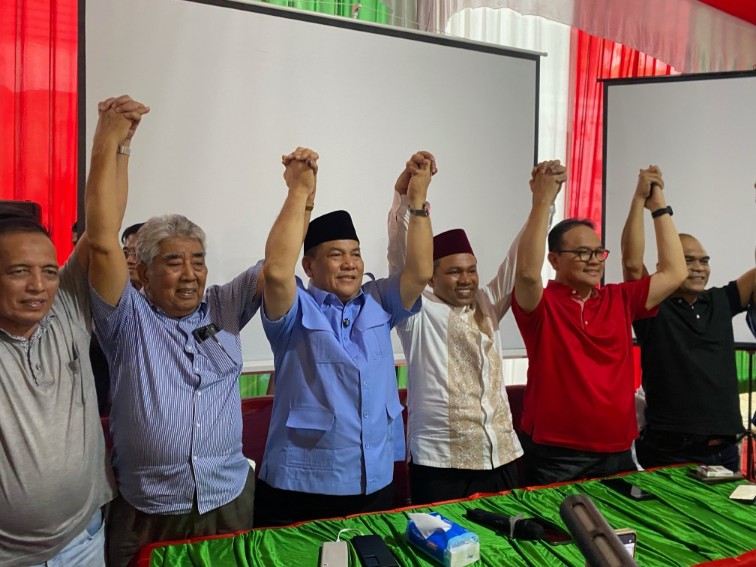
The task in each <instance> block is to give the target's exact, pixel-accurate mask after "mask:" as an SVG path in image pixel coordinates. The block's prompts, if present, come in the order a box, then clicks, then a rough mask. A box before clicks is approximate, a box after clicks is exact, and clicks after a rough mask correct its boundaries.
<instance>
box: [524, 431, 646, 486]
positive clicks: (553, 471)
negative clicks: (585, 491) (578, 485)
mask: <svg viewBox="0 0 756 567" xmlns="http://www.w3.org/2000/svg"><path fill="white" fill-rule="evenodd" d="M520 443H521V444H522V448H523V449H524V450H525V456H524V459H525V482H526V486H539V485H543V484H552V483H555V482H568V481H572V480H580V479H583V478H597V477H601V476H609V475H612V474H617V473H621V472H626V471H635V470H638V467H637V466H636V465H635V462H633V456H632V452H631V451H630V449H628V450H627V451H619V452H615V453H596V452H593V451H579V450H576V449H568V448H566V447H557V446H554V445H542V444H541V443H535V442H534V441H533V439H532V438H531V437H530V436H529V435H525V434H524V433H520Z"/></svg>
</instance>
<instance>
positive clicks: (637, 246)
mask: <svg viewBox="0 0 756 567" xmlns="http://www.w3.org/2000/svg"><path fill="white" fill-rule="evenodd" d="M654 187H656V188H657V189H656V190H654V189H653V188H654ZM663 189H664V180H663V179H662V174H661V170H660V169H659V167H658V166H656V165H650V166H649V167H648V169H641V170H640V173H639V174H638V184H637V185H636V187H635V193H633V199H632V201H631V202H630V212H629V213H628V215H627V220H626V221H625V226H624V228H623V229H622V239H621V240H620V246H621V248H622V277H623V279H624V280H625V281H626V282H628V281H634V280H639V279H641V278H643V277H645V276H647V275H648V270H647V269H646V266H645V265H644V264H643V253H644V251H645V248H646V233H645V230H644V222H643V214H644V211H645V208H646V202H647V201H649V200H650V201H651V204H650V207H651V208H652V210H657V209H659V208H663V207H664V205H662V206H658V205H659V203H658V202H656V200H655V199H654V194H658V193H660V192H661V191H662V190H663Z"/></svg>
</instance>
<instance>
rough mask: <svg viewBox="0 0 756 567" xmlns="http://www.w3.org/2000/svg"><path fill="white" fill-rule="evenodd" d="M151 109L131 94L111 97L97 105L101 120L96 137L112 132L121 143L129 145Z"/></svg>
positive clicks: (98, 123)
mask: <svg viewBox="0 0 756 567" xmlns="http://www.w3.org/2000/svg"><path fill="white" fill-rule="evenodd" d="M149 111H150V108H149V107H148V106H145V105H144V104H142V103H141V102H138V101H136V100H134V99H132V98H131V97H130V96H129V95H121V96H119V97H111V98H107V99H105V100H103V101H102V102H100V103H99V104H98V105H97V112H98V114H99V120H98V122H97V130H96V131H95V137H97V136H98V135H107V134H110V133H112V134H113V135H114V136H116V138H117V142H118V144H120V145H124V146H128V145H129V144H130V142H131V139H132V138H133V137H134V133H135V132H136V130H137V127H138V126H139V123H140V122H141V120H142V116H144V115H145V114H147V113H148V112H149Z"/></svg>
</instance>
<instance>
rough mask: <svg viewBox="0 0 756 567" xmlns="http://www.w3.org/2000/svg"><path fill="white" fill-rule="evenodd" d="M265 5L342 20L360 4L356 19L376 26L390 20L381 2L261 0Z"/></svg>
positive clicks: (367, 0) (349, 16)
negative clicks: (335, 17)
mask: <svg viewBox="0 0 756 567" xmlns="http://www.w3.org/2000/svg"><path fill="white" fill-rule="evenodd" d="M262 1H263V2H265V3H266V4H274V5H276V6H286V7H287V8H296V9H297V10H306V11H308V12H318V13H319V14H328V15H329V16H341V17H343V18H351V17H352V6H354V5H355V4H361V6H362V7H361V8H360V10H359V13H358V16H357V19H358V20H362V21H365V22H374V23H377V24H388V23H389V20H390V14H389V8H388V6H386V5H385V4H384V3H383V2H379V1H378V0H359V2H357V1H355V2H334V1H328V0H324V1H322V2H317V1H315V2H312V1H299V0H294V1H286V0H262Z"/></svg>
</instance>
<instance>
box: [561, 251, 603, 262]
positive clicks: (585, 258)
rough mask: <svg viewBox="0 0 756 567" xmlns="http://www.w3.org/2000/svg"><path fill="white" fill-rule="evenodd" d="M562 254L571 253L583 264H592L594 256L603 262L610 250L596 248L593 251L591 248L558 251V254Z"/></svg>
mask: <svg viewBox="0 0 756 567" xmlns="http://www.w3.org/2000/svg"><path fill="white" fill-rule="evenodd" d="M562 252H570V253H571V254H574V255H575V256H577V259H578V260H580V261H581V262H590V261H591V258H593V257H594V256H596V260H598V261H599V262H603V261H604V260H606V258H607V257H608V256H609V250H607V249H606V248H594V249H593V250H591V249H590V248H575V249H574V250H557V251H556V253H557V254H561V253H562Z"/></svg>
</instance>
